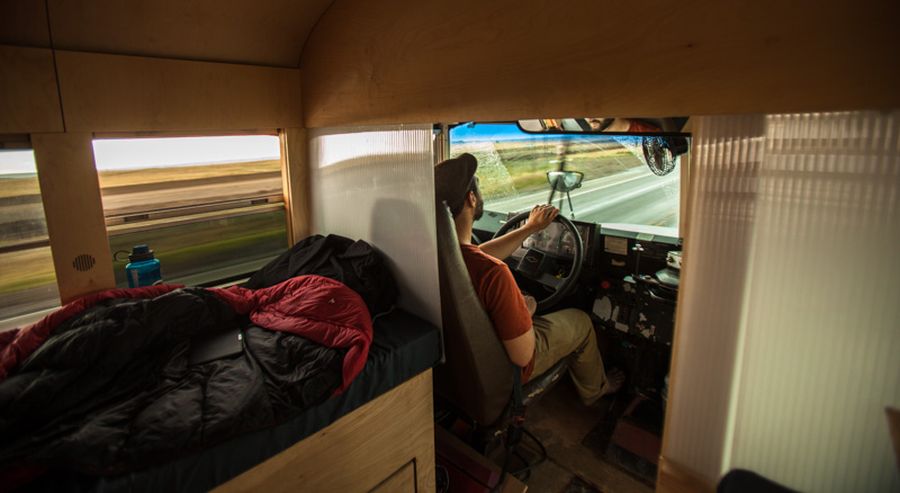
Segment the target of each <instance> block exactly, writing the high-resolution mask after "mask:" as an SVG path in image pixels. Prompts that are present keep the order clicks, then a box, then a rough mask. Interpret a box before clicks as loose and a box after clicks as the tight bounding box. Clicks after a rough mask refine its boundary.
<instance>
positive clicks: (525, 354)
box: [503, 328, 534, 367]
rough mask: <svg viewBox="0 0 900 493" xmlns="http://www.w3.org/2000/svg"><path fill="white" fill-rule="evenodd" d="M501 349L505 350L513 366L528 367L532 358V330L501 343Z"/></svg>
mask: <svg viewBox="0 0 900 493" xmlns="http://www.w3.org/2000/svg"><path fill="white" fill-rule="evenodd" d="M503 347H505V348H506V354H507V355H509V359H510V361H512V362H513V364H515V365H516V366H521V367H526V366H528V363H531V358H532V356H534V328H531V329H528V332H526V333H524V334H522V335H520V336H519V337H516V338H515V339H509V340H507V341H503Z"/></svg>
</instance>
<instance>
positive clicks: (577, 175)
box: [547, 171, 584, 192]
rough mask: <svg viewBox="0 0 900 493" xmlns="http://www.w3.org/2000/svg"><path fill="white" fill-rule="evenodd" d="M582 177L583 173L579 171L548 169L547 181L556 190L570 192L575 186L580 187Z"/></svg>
mask: <svg viewBox="0 0 900 493" xmlns="http://www.w3.org/2000/svg"><path fill="white" fill-rule="evenodd" d="M583 179H584V173H582V172H580V171H548V172H547V181H548V182H550V186H551V187H552V188H553V190H556V191H557V192H571V191H572V190H575V189H576V188H581V180H583Z"/></svg>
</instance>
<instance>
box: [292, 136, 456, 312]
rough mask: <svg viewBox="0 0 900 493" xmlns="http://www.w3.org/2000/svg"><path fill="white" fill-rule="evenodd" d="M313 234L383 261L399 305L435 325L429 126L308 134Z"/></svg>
mask: <svg viewBox="0 0 900 493" xmlns="http://www.w3.org/2000/svg"><path fill="white" fill-rule="evenodd" d="M309 136H310V150H309V152H310V166H311V168H312V205H313V231H314V232H316V233H320V234H329V233H335V234H339V235H343V236H347V237H349V238H354V239H357V238H360V239H363V240H366V241H368V242H370V243H371V244H373V245H374V246H375V247H377V248H378V249H379V250H381V251H382V252H383V253H384V254H385V255H386V256H387V257H388V258H389V259H390V263H391V267H392V268H393V271H394V275H395V276H396V277H397V281H398V283H399V285H400V302H399V305H400V306H401V307H403V308H404V309H406V310H408V311H410V312H412V313H415V314H417V315H419V316H421V317H422V318H425V319H426V320H428V321H430V322H432V323H434V324H435V325H438V326H440V323H441V311H440V306H441V305H440V291H439V289H440V288H439V285H438V273H437V272H438V271H437V238H436V236H435V222H434V220H435V213H434V161H433V159H434V158H433V152H432V131H431V125H414V126H389V127H360V128H330V129H327V128H326V129H314V130H310V131H309Z"/></svg>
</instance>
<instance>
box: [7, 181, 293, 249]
mask: <svg viewBox="0 0 900 493" xmlns="http://www.w3.org/2000/svg"><path fill="white" fill-rule="evenodd" d="M125 188H126V187H119V189H118V190H117V189H111V190H108V191H104V193H103V210H104V212H105V214H106V215H107V216H115V215H121V214H129V213H134V212H139V211H145V210H153V209H164V208H165V209H167V208H172V207H179V206H185V205H191V204H197V203H204V202H206V203H209V202H218V201H224V200H237V199H242V198H251V197H259V196H265V195H280V194H281V177H280V176H274V177H273V176H271V174H269V176H263V177H258V176H249V177H248V179H245V180H241V181H236V180H234V178H232V177H227V178H225V179H222V180H221V181H218V182H216V181H213V180H208V179H204V180H195V181H194V182H176V183H171V184H154V185H153V186H137V187H127V188H128V190H127V191H123V190H122V189H125ZM42 220H43V204H42V203H41V198H40V196H39V195H33V196H26V197H17V198H15V199H0V243H8V242H7V241H3V240H9V242H12V241H15V240H14V239H13V238H16V239H18V240H27V239H35V238H39V237H44V238H46V231H45V230H44V229H43V227H41V226H40V225H39V224H38V223H40V222H42ZM12 228H16V229H18V230H19V234H18V235H11V234H10V230H11V229H12Z"/></svg>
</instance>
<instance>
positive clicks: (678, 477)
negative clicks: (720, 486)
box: [656, 457, 716, 493]
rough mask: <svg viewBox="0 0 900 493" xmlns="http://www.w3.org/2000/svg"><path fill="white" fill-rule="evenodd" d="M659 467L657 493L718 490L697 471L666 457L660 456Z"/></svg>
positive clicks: (692, 492)
mask: <svg viewBox="0 0 900 493" xmlns="http://www.w3.org/2000/svg"><path fill="white" fill-rule="evenodd" d="M657 469H658V471H657V477H656V491H657V493H712V492H713V491H715V490H716V488H715V485H713V484H711V483H709V482H708V481H706V480H705V479H703V478H702V477H701V476H700V475H699V474H697V473H696V472H694V471H691V470H690V469H688V468H686V467H684V466H681V465H680V464H678V463H676V462H672V461H671V460H669V459H666V458H665V457H660V458H659V467H658V468H657Z"/></svg>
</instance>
